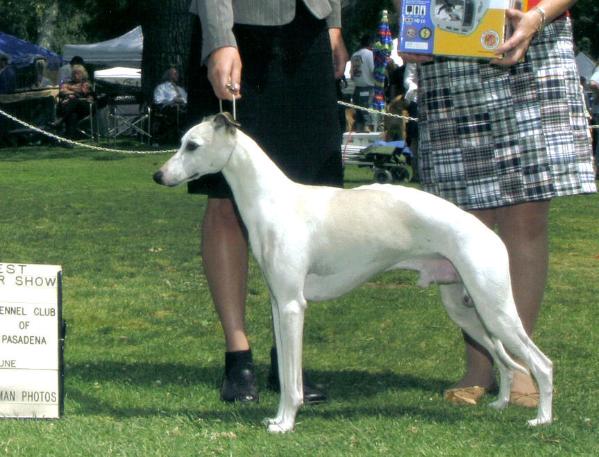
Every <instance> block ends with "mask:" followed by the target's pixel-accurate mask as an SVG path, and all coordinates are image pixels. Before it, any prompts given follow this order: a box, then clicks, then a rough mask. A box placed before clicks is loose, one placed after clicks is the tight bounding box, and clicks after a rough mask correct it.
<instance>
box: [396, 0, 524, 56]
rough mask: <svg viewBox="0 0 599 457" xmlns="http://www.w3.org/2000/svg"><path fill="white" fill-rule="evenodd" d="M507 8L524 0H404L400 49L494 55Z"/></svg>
mask: <svg viewBox="0 0 599 457" xmlns="http://www.w3.org/2000/svg"><path fill="white" fill-rule="evenodd" d="M525 1H526V0H525ZM508 8H522V0H516V1H514V0H403V2H402V11H401V15H400V39H399V52H406V53H414V54H434V55H445V56H464V57H477V58H490V59H491V58H495V57H496V55H495V50H496V49H497V48H498V47H499V45H500V44H501V43H503V41H504V40H505V37H506V29H507V21H506V16H505V10H506V9H508Z"/></svg>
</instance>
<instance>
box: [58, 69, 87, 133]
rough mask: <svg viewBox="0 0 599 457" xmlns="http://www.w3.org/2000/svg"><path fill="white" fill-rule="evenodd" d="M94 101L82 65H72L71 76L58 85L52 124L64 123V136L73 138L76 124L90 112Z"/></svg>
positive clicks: (59, 124)
mask: <svg viewBox="0 0 599 457" xmlns="http://www.w3.org/2000/svg"><path fill="white" fill-rule="evenodd" d="M93 101H94V97H93V93H92V90H91V86H90V84H89V82H88V76H87V71H86V70H85V68H84V67H83V66H82V65H73V69H72V73H71V78H70V80H69V81H66V82H63V83H62V84H61V85H60V91H59V93H58V116H59V119H57V120H56V121H55V122H54V123H53V124H52V126H53V127H59V126H61V125H62V124H64V125H65V130H66V136H67V137H68V138H75V136H76V134H77V124H78V123H79V121H80V120H81V119H83V118H84V117H85V116H87V115H88V114H89V112H90V103H92V102H93Z"/></svg>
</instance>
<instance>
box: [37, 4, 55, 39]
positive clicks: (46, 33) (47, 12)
mask: <svg viewBox="0 0 599 457" xmlns="http://www.w3.org/2000/svg"><path fill="white" fill-rule="evenodd" d="M57 19H58V2H57V1H56V0H53V1H49V2H47V4H46V7H45V9H44V15H43V17H42V19H41V21H40V23H39V29H38V38H37V44H38V45H40V46H41V47H42V48H46V49H50V48H51V47H52V45H53V44H54V32H55V30H56V20H57Z"/></svg>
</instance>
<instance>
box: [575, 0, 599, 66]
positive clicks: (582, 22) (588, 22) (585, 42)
mask: <svg viewBox="0 0 599 457" xmlns="http://www.w3.org/2000/svg"><path fill="white" fill-rule="evenodd" d="M572 20H573V21H574V41H575V42H576V44H577V45H578V48H579V50H580V51H583V52H585V53H586V54H588V55H589V56H591V57H593V58H595V60H599V32H598V31H597V25H598V24H599V2H597V0H578V2H576V5H574V7H573V8H572Z"/></svg>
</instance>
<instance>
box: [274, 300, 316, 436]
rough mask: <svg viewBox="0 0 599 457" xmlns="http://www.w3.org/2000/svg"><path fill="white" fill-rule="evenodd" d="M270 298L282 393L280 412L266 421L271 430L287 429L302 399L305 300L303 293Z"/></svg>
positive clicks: (277, 431) (292, 423) (283, 430)
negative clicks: (290, 296)
mask: <svg viewBox="0 0 599 457" xmlns="http://www.w3.org/2000/svg"><path fill="white" fill-rule="evenodd" d="M271 302H272V317H273V327H274V331H275V339H276V343H277V360H278V365H279V381H280V384H281V397H280V400H279V409H278V411H277V415H276V416H275V417H274V418H272V419H267V420H266V423H267V425H268V431H269V432H274V433H284V432H288V431H291V430H293V426H294V425H295V415H296V414H297V410H298V409H299V407H300V406H301V405H302V402H303V387H302V385H303V384H302V340H303V328H304V312H305V309H306V301H305V299H304V298H303V297H301V298H296V299H292V300H286V301H283V302H279V301H278V300H277V298H276V297H275V295H273V296H272V299H271Z"/></svg>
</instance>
